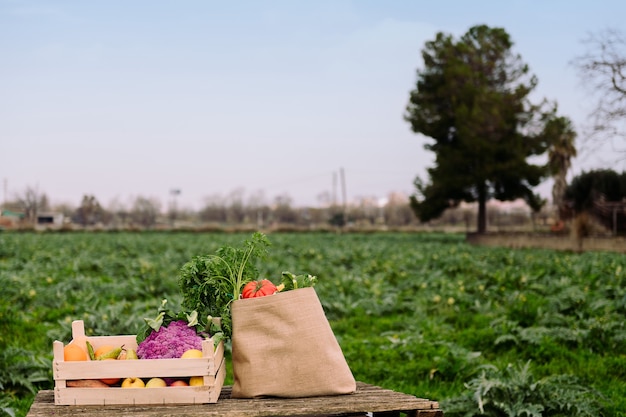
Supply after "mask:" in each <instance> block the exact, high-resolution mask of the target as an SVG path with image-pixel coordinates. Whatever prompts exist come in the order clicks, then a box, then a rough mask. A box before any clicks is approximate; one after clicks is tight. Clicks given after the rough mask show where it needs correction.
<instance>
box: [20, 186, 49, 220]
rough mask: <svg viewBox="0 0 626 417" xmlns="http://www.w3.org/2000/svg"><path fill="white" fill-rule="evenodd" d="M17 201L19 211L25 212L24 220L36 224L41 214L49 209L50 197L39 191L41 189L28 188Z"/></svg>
mask: <svg viewBox="0 0 626 417" xmlns="http://www.w3.org/2000/svg"><path fill="white" fill-rule="evenodd" d="M15 200H16V203H17V205H18V207H19V209H20V210H22V211H23V212H24V218H25V219H26V220H27V221H29V222H35V221H36V219H37V214H39V212H41V211H43V210H48V209H49V203H48V197H47V196H46V194H44V193H42V192H40V191H39V187H30V186H29V187H26V190H25V191H24V192H23V193H21V194H18V195H17V196H16V197H15Z"/></svg>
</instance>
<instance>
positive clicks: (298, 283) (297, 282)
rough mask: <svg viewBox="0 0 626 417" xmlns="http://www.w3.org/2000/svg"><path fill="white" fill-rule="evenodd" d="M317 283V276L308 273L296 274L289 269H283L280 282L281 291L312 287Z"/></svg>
mask: <svg viewBox="0 0 626 417" xmlns="http://www.w3.org/2000/svg"><path fill="white" fill-rule="evenodd" d="M316 283H317V277H316V276H313V275H309V274H302V275H296V274H293V273H291V272H289V271H283V273H282V280H281V284H283V285H284V288H283V291H288V290H297V289H298V288H305V287H312V286H314V285H315V284H316Z"/></svg>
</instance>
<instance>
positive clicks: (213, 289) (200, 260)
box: [178, 232, 270, 339]
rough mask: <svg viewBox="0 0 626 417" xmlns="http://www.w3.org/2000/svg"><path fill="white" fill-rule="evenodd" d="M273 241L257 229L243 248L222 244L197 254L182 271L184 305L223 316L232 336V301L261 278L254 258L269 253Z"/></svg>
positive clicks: (223, 325) (228, 332)
mask: <svg viewBox="0 0 626 417" xmlns="http://www.w3.org/2000/svg"><path fill="white" fill-rule="evenodd" d="M269 245H270V242H269V240H268V239H267V237H266V236H265V235H264V234H263V233H260V232H256V233H254V234H253V235H252V238H251V239H249V240H246V241H245V242H244V245H243V247H241V248H235V247H232V246H222V247H220V248H219V249H217V251H216V253H215V254H209V255H200V256H195V257H193V258H192V259H191V260H190V261H189V262H187V263H186V264H184V265H183V267H182V268H181V269H180V273H179V279H178V284H179V287H180V289H181V292H182V295H183V306H185V307H186V308H189V309H193V310H196V311H198V312H199V313H200V314H204V315H208V316H213V317H221V320H222V323H221V324H222V329H223V331H224V337H225V338H227V339H228V338H230V336H231V334H232V325H231V315H230V303H231V302H232V301H233V300H237V299H239V298H240V297H241V290H242V288H243V286H244V285H245V284H246V283H248V282H250V281H253V280H255V279H257V278H258V276H259V272H258V269H257V268H256V266H255V264H254V261H256V260H258V259H263V258H265V257H266V255H267V247H268V246H269Z"/></svg>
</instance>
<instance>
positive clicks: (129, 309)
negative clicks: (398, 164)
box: [0, 232, 626, 417]
mask: <svg viewBox="0 0 626 417" xmlns="http://www.w3.org/2000/svg"><path fill="white" fill-rule="evenodd" d="M248 237H249V235H248V234H220V233H214V234H201V233H197V234H194V233H165V232H164V233H134V234H133V233H67V234H64V233H39V234H38V233H0V288H2V297H1V298H0V300H1V301H0V388H1V389H2V393H1V394H0V415H11V412H15V415H16V416H23V415H25V414H26V413H27V411H28V408H29V406H30V404H31V402H32V400H33V396H34V393H35V392H36V391H37V390H38V389H50V388H51V387H52V386H53V381H52V370H51V357H52V342H53V341H54V340H56V339H58V340H63V341H68V340H69V339H70V323H71V321H72V320H75V319H82V320H84V321H85V327H86V329H87V332H88V334H94V335H96V334H97V335H109V334H132V333H135V332H137V331H138V329H139V328H140V326H141V325H142V324H143V318H144V317H153V316H154V315H155V312H156V309H157V307H158V306H159V304H160V301H161V300H162V299H163V298H167V299H168V300H169V305H170V306H171V307H176V306H178V305H179V304H180V302H181V296H180V291H179V288H178V285H177V275H178V270H179V268H180V267H181V266H182V265H183V264H184V263H185V262H187V261H188V260H189V259H190V258H191V257H192V256H194V255H199V254H206V253H212V252H214V251H215V249H217V247H219V246H221V245H225V244H229V245H235V246H239V245H240V244H241V243H242V241H243V240H244V239H247V238H248ZM268 237H269V239H270V241H271V242H272V246H271V247H270V256H269V258H268V259H267V260H266V261H265V262H264V263H263V264H261V265H259V268H260V269H261V270H262V271H263V273H264V276H266V277H268V278H270V279H272V280H275V281H278V279H279V276H280V273H281V272H282V271H284V270H288V271H291V272H294V273H310V274H313V275H317V276H318V278H319V283H318V284H317V286H316V290H317V292H318V294H319V296H320V299H321V300H322V304H323V306H324V308H325V310H326V313H327V317H328V319H329V320H330V323H331V325H332V327H333V329H334V331H335V335H336V336H337V339H338V340H339V343H340V345H341V346H342V348H343V350H344V354H345V356H346V359H347V361H348V363H349V365H350V367H351V369H352V371H353V373H354V376H355V378H356V379H357V380H360V381H364V382H368V383H371V384H376V385H381V386H383V387H385V388H391V389H396V390H401V391H404V392H407V393H410V394H414V395H417V396H419V397H425V398H430V399H432V400H438V401H440V402H441V403H442V407H443V408H444V411H446V413H447V415H450V416H454V415H462V414H464V413H466V412H467V413H469V414H467V415H476V416H478V415H493V416H496V415H498V416H500V415H501V416H505V415H520V416H522V415H525V416H533V415H534V416H552V415H553V416H557V415H596V416H597V415H604V416H616V417H617V416H625V415H626V324H625V322H626V257H625V256H624V255H621V254H615V253H584V254H574V253H565V252H553V251H546V250H511V249H504V248H502V249H494V248H485V247H475V246H470V245H468V244H466V243H465V240H464V236H463V235H455V234H408V233H407V234H402V233H390V234H382V233H381V234H333V233H320V234H305V233H302V234H270V235H268ZM229 382H232V374H230V375H229V376H228V377H227V383H229ZM477 399H480V400H481V401H482V405H483V413H482V414H481V412H480V411H479V405H478V404H479V402H478V400H477ZM470 410H471V413H470Z"/></svg>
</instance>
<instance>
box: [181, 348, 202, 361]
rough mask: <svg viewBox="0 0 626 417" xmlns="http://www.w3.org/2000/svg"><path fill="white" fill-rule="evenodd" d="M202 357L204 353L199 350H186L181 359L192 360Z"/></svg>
mask: <svg viewBox="0 0 626 417" xmlns="http://www.w3.org/2000/svg"><path fill="white" fill-rule="evenodd" d="M201 357H202V351H201V350H198V349H189V350H186V351H185V353H183V356H181V357H180V358H181V359H190V358H201Z"/></svg>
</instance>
